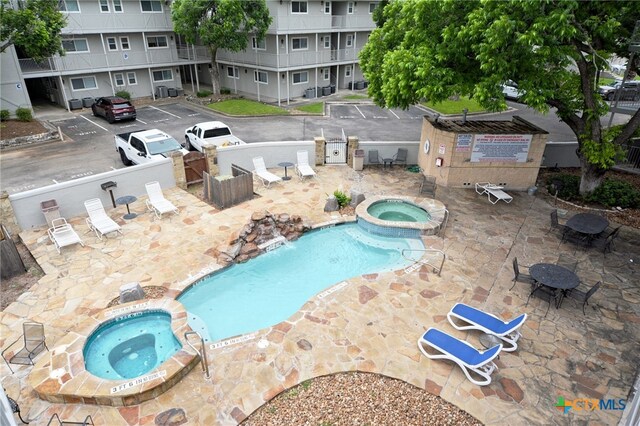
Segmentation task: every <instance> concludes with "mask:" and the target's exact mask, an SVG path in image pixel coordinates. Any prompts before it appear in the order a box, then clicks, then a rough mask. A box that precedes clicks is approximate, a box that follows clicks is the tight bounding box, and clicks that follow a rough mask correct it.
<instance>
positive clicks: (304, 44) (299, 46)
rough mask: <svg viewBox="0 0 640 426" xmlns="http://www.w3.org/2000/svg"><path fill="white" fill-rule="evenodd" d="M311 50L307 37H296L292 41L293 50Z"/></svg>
mask: <svg viewBox="0 0 640 426" xmlns="http://www.w3.org/2000/svg"><path fill="white" fill-rule="evenodd" d="M308 48H309V39H308V38H306V37H294V38H292V39H291V49H292V50H307V49H308Z"/></svg>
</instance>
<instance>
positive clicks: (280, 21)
mask: <svg viewBox="0 0 640 426" xmlns="http://www.w3.org/2000/svg"><path fill="white" fill-rule="evenodd" d="M375 27H376V25H375V23H374V22H373V19H372V18H371V15H362V16H360V15H333V16H331V15H320V16H318V15H282V16H278V15H276V16H273V22H272V23H271V26H270V27H269V32H270V33H273V32H283V31H286V32H294V31H300V32H307V31H319V32H323V31H327V29H328V28H333V29H349V30H362V31H366V30H369V31H371V30H373V29H374V28H375Z"/></svg>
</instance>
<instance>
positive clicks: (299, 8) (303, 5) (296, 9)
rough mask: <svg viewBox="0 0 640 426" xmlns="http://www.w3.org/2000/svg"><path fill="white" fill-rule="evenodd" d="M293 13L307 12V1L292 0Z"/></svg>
mask: <svg viewBox="0 0 640 426" xmlns="http://www.w3.org/2000/svg"><path fill="white" fill-rule="evenodd" d="M291 13H307V2H306V1H292V2H291Z"/></svg>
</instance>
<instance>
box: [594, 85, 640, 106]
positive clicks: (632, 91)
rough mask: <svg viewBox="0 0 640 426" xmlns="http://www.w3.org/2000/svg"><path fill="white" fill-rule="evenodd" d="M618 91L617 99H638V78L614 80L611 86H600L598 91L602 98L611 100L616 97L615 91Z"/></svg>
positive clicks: (639, 86)
mask: <svg viewBox="0 0 640 426" xmlns="http://www.w3.org/2000/svg"><path fill="white" fill-rule="evenodd" d="M618 91H619V92H620V95H619V98H618V100H621V101H636V102H637V101H640V80H631V81H625V82H624V84H622V81H616V82H614V83H612V84H611V86H600V87H599V88H598V93H600V96H602V98H603V99H606V100H607V101H613V100H615V99H616V92H618Z"/></svg>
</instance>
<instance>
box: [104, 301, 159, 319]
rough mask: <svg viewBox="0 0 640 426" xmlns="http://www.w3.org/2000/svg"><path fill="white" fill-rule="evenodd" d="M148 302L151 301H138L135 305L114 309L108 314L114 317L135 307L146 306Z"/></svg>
mask: <svg viewBox="0 0 640 426" xmlns="http://www.w3.org/2000/svg"><path fill="white" fill-rule="evenodd" d="M148 304H149V302H142V303H136V304H135V305H131V306H125V307H124V308H118V309H114V310H113V311H110V312H108V313H107V315H108V316H110V317H113V316H116V315H118V314H121V313H123V312H130V311H133V310H134V309H140V308H144V307H145V306H147V305H148Z"/></svg>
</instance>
